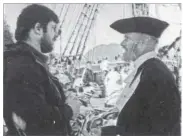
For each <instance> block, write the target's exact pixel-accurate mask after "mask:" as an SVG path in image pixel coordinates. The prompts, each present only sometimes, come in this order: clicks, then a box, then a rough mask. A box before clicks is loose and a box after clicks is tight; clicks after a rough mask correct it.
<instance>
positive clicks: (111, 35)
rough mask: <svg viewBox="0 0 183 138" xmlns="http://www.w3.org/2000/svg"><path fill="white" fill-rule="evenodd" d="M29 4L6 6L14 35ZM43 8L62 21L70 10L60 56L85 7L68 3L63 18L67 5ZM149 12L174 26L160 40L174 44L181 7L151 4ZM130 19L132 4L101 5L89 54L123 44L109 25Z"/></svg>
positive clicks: (58, 42)
mask: <svg viewBox="0 0 183 138" xmlns="http://www.w3.org/2000/svg"><path fill="white" fill-rule="evenodd" d="M27 5H28V4H4V15H5V18H6V20H7V23H8V24H9V25H10V29H11V32H12V34H14V32H15V29H16V20H17V17H18V15H19V14H20V12H21V10H22V9H23V8H24V7H26V6H27ZM43 5H45V6H47V7H49V8H51V9H52V10H54V11H55V12H56V14H57V15H58V16H59V17H60V19H61V20H62V19H63V17H64V15H65V13H66V10H67V8H68V9H69V10H68V13H67V15H66V18H65V22H64V23H63V27H62V37H61V43H60V39H58V40H57V42H56V43H55V48H54V52H55V53H60V51H61V50H62V51H63V49H64V47H65V46H66V44H67V42H68V39H69V37H70V35H71V32H72V31H73V28H74V26H75V24H76V22H77V19H78V17H79V15H80V13H81V11H82V8H83V5H84V4H65V5H64V8H63V12H62V14H61V16H60V11H61V9H62V6H63V4H43ZM149 9H150V10H149V11H150V13H149V14H150V16H151V17H155V18H158V19H161V20H164V21H167V22H168V23H169V24H170V25H169V27H168V28H167V29H166V30H165V31H164V33H163V34H162V36H161V38H160V40H159V47H161V46H164V45H167V44H170V43H171V42H172V41H173V40H174V39H175V38H176V37H178V36H179V34H180V29H181V24H180V23H181V11H180V8H179V7H178V6H169V4H163V5H162V4H161V5H160V4H150V7H149ZM128 17H132V13H131V4H101V5H99V12H98V14H97V16H96V19H95V22H94V24H93V26H92V28H91V31H90V35H89V38H88V41H87V43H86V50H85V53H86V52H87V51H88V50H90V49H92V48H93V47H95V46H97V45H101V44H106V45H108V44H110V43H120V42H121V41H122V40H123V35H122V34H119V33H118V32H116V31H114V30H112V29H111V28H110V27H109V26H110V24H112V23H113V22H114V21H116V20H118V19H121V18H128ZM60 45H61V46H60ZM60 47H61V49H60Z"/></svg>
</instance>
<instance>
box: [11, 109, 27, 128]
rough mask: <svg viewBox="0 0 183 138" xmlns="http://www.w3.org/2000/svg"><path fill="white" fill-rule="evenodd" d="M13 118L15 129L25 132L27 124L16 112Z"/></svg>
mask: <svg viewBox="0 0 183 138" xmlns="http://www.w3.org/2000/svg"><path fill="white" fill-rule="evenodd" d="M12 118H13V122H14V124H15V127H16V128H17V129H21V130H23V131H25V129H26V122H25V121H24V120H23V119H22V118H21V117H20V116H18V115H17V114H16V113H15V112H13V113H12Z"/></svg>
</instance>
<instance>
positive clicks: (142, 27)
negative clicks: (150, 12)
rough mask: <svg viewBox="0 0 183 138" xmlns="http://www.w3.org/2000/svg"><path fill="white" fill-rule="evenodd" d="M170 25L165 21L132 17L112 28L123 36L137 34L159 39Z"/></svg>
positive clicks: (116, 23) (120, 21)
mask: <svg viewBox="0 0 183 138" xmlns="http://www.w3.org/2000/svg"><path fill="white" fill-rule="evenodd" d="M168 25H169V24H168V23H167V22H165V21H161V20H158V19H155V18H151V17H132V18H126V19H120V20H117V21H115V22H114V23H112V24H111V25H110V27H111V28H113V29H114V30H116V31H118V32H120V33H122V34H125V33H131V32H137V33H144V34H148V35H150V36H154V37H156V38H159V37H160V36H161V34H162V32H163V31H164V30H165V29H166V28H167V27H168Z"/></svg>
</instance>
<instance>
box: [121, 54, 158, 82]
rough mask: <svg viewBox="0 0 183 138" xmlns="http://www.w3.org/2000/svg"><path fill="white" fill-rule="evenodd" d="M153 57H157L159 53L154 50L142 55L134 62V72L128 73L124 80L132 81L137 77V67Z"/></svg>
mask: <svg viewBox="0 0 183 138" xmlns="http://www.w3.org/2000/svg"><path fill="white" fill-rule="evenodd" d="M151 58H157V54H156V53H155V52H154V51H152V52H148V53H146V54H144V55H142V56H140V57H139V58H138V59H137V60H135V62H134V69H133V72H132V73H130V74H129V75H128V77H127V78H126V79H125V80H124V82H125V83H130V82H131V81H132V80H133V78H134V77H135V74H136V73H137V69H138V68H139V67H140V66H141V65H142V64H143V63H144V62H145V61H147V60H149V59H151Z"/></svg>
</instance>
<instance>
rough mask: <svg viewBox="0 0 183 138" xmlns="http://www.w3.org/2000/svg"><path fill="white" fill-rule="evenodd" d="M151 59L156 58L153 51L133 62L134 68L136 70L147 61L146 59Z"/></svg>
mask: <svg viewBox="0 0 183 138" xmlns="http://www.w3.org/2000/svg"><path fill="white" fill-rule="evenodd" d="M151 58H157V54H156V53H155V52H154V51H152V52H148V53H146V54H144V55H142V56H140V57H139V58H138V59H137V60H135V62H134V67H135V68H136V69H138V68H139V67H140V65H142V64H143V63H144V62H145V61H147V60H148V59H151Z"/></svg>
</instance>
